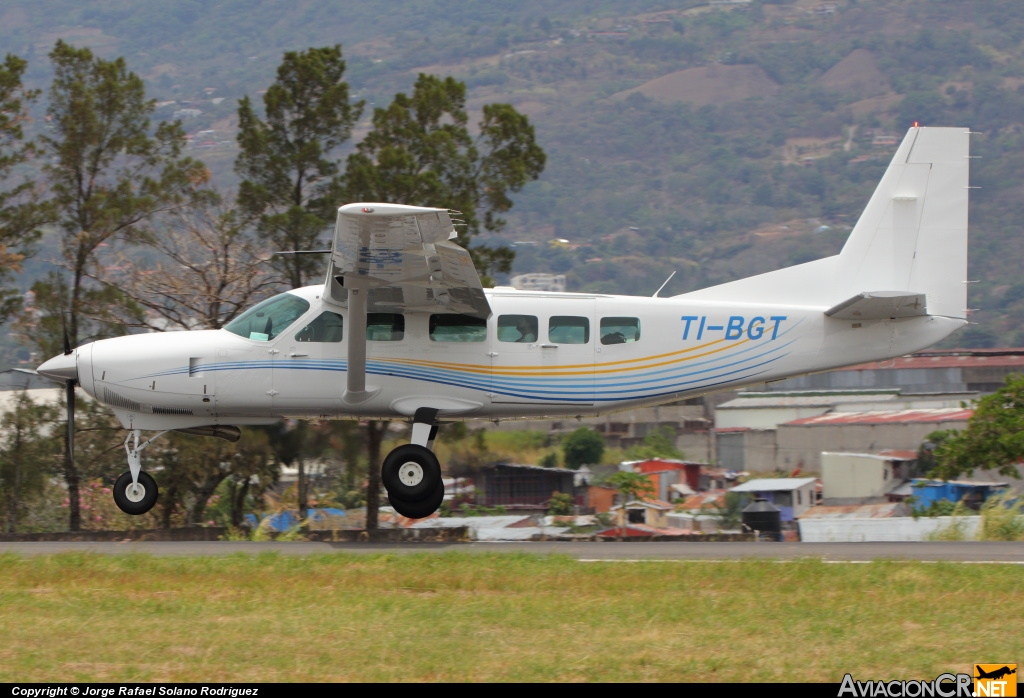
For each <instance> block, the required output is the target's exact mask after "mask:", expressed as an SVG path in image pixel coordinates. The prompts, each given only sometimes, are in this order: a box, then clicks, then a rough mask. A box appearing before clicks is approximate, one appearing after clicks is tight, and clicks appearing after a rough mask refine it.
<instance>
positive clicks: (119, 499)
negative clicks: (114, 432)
mask: <svg viewBox="0 0 1024 698" xmlns="http://www.w3.org/2000/svg"><path fill="white" fill-rule="evenodd" d="M166 433H167V432H166V431H162V432H160V433H159V434H157V435H156V436H154V437H152V438H150V439H148V440H147V441H144V442H142V443H141V444H140V443H139V435H140V434H141V432H140V430H138V429H132V431H131V433H130V434H128V438H127V439H125V440H124V450H125V452H126V453H127V454H128V472H127V473H122V474H121V477H119V478H117V482H115V483H114V504H116V505H117V508H118V509H120V510H121V511H123V512H124V513H126V514H131V515H132V516H140V515H142V514H145V513H146V512H147V511H149V510H150V509H152V508H153V505H154V504H156V499H157V497H158V496H159V494H160V493H159V491H158V489H157V486H156V480H154V479H153V477H152V476H151V475H149V473H144V472H142V449H144V448H146V446H149V445H150V444H151V443H153V442H154V441H155V440H156V439H158V438H159V437H161V436H163V435H164V434H166Z"/></svg>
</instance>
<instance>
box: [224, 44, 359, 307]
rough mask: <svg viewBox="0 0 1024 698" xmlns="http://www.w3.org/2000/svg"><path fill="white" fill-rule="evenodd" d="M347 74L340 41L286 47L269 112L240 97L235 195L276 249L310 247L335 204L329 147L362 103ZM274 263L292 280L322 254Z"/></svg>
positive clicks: (316, 268)
mask: <svg viewBox="0 0 1024 698" xmlns="http://www.w3.org/2000/svg"><path fill="white" fill-rule="evenodd" d="M344 74H345V61H344V60H342V58H341V46H340V45H336V46H333V47H324V48H311V49H308V50H306V51H289V52H287V53H285V54H284V60H283V61H282V62H281V65H280V66H279V67H278V69H277V79H276V80H275V81H274V83H273V84H272V85H271V86H270V87H269V88H267V91H266V94H264V96H263V104H264V109H265V112H266V119H265V120H263V119H260V118H259V117H258V116H257V115H256V111H255V109H254V108H253V105H252V102H251V101H250V100H249V98H248V97H244V98H242V99H241V100H240V102H239V106H238V145H239V148H240V149H241V152H240V153H239V156H238V159H237V161H236V162H235V171H236V172H237V173H238V174H239V176H241V177H242V182H241V184H240V185H239V189H238V200H239V203H240V204H241V206H242V207H243V209H245V210H247V211H248V212H250V213H251V214H253V215H255V216H257V217H258V220H259V224H258V231H259V234H260V236H261V237H262V238H263V239H265V240H269V241H270V242H271V243H273V245H274V247H275V248H277V249H278V250H307V249H311V248H313V246H314V245H315V244H316V241H317V238H318V237H319V236H320V235H321V234H322V233H323V232H324V231H325V230H326V229H327V228H328V226H329V225H330V224H331V222H332V221H333V211H334V209H335V208H336V207H337V206H338V205H339V204H340V202H338V201H337V200H335V199H333V198H332V197H331V196H330V195H329V192H331V191H332V188H331V183H332V182H333V181H334V179H335V178H336V176H337V174H338V171H339V167H338V161H337V160H336V159H332V157H331V155H332V153H334V152H335V151H336V150H337V148H338V146H340V145H341V144H342V143H344V142H345V141H346V140H348V138H349V137H350V136H351V133H352V126H353V124H355V122H356V121H358V120H359V117H360V115H361V114H362V110H363V102H354V103H353V102H351V101H350V100H349V90H348V83H347V82H345V81H344V80H343V77H344ZM274 263H275V265H276V266H277V269H278V270H279V271H280V272H281V273H282V274H283V275H284V276H285V277H286V279H287V281H288V283H290V284H291V285H292V287H299V286H303V285H305V283H306V282H307V280H309V279H310V278H313V277H316V276H319V275H322V273H323V260H322V259H319V258H316V257H311V256H309V255H288V256H280V257H276V258H275V260H274Z"/></svg>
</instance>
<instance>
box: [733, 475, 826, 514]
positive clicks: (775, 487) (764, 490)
mask: <svg viewBox="0 0 1024 698" xmlns="http://www.w3.org/2000/svg"><path fill="white" fill-rule="evenodd" d="M817 482H818V480H817V478H813V477H772V478H763V479H760V480H750V481H748V482H744V483H743V484H742V485H736V487H733V488H732V489H731V490H729V491H730V492H739V493H743V492H747V493H750V494H752V495H753V496H754V497H763V498H764V499H766V500H767V501H769V502H771V503H772V504H774V505H775V506H777V507H778V508H779V509H780V510H781V512H782V520H783V521H793V520H795V519H796V518H797V517H799V516H800V515H801V514H803V513H804V512H805V511H807V510H808V509H809V508H811V507H812V506H814V504H815V500H816V499H817V494H816V492H817Z"/></svg>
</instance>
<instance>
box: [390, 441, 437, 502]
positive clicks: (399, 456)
mask: <svg viewBox="0 0 1024 698" xmlns="http://www.w3.org/2000/svg"><path fill="white" fill-rule="evenodd" d="M380 480H381V482H383V483H384V487H385V488H386V489H387V491H388V492H389V493H390V494H393V495H395V496H396V497H397V498H398V499H401V500H402V501H403V502H418V501H420V500H421V499H425V498H426V497H427V495H428V494H432V493H433V491H434V488H435V487H436V486H437V485H438V483H440V482H441V464H440V463H438V462H437V456H435V455H434V454H433V453H431V452H430V449H428V448H425V447H423V446H417V445H416V444H406V445H404V446H399V447H398V448H396V449H395V450H393V451H392V452H391V453H389V454H388V457H387V458H385V459H384V465H383V466H381V469H380Z"/></svg>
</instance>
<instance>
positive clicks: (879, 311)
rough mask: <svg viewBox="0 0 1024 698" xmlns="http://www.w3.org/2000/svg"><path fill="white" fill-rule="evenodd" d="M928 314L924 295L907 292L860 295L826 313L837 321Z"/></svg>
mask: <svg viewBox="0 0 1024 698" xmlns="http://www.w3.org/2000/svg"><path fill="white" fill-rule="evenodd" d="M927 314H928V309H927V308H926V307H925V297H924V294H923V293H907V292H906V291H872V292H870V293H868V292H865V293H858V294H857V295H856V296H854V297H853V298H847V299H846V300H845V301H843V302H842V303H838V304H836V305H834V306H832V307H831V308H829V309H828V310H826V311H825V315H828V316H829V317H831V318H835V319H837V320H887V319H890V318H898V317H917V316H919V315H927Z"/></svg>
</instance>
